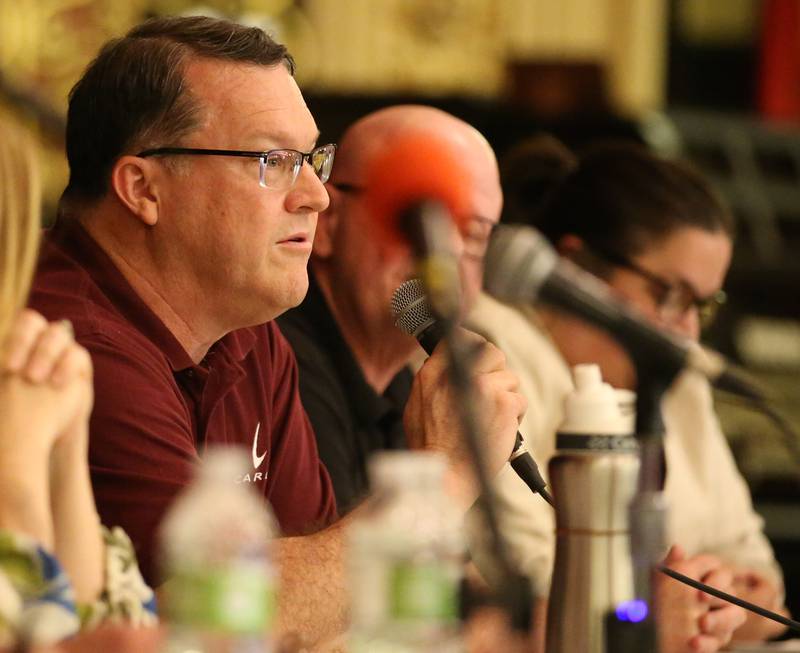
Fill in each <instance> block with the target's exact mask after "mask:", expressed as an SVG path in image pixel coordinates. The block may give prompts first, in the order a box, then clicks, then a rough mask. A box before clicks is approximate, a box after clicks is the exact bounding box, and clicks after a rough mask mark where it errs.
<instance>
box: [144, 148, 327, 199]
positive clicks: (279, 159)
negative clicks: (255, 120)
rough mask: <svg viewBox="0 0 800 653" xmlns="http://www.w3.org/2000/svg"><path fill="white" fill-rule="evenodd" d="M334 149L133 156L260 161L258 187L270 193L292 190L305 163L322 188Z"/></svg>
mask: <svg viewBox="0 0 800 653" xmlns="http://www.w3.org/2000/svg"><path fill="white" fill-rule="evenodd" d="M335 153H336V145H334V144H333V143H329V144H328V145H321V146H320V147H317V148H314V149H313V150H311V151H310V152H301V151H299V150H289V149H281V150H267V151H266V152H251V151H249V150H210V149H203V148H196V147H156V148H153V149H150V150H144V151H142V152H139V154H137V155H136V156H141V157H148V156H169V155H184V154H189V155H201V156H238V157H244V158H247V159H258V160H259V168H258V175H259V182H258V183H259V184H260V185H261V186H263V187H264V188H271V189H273V190H286V189H287V188H291V187H292V186H294V183H295V182H296V181H297V177H298V176H299V175H300V170H301V168H302V167H303V163H304V162H305V161H308V163H309V164H310V165H311V167H312V168H313V170H314V173H315V174H316V175H317V177H319V180H320V181H321V182H322V183H323V184H324V183H325V182H326V181H328V177H330V176H331V169H332V168H333V157H334V154H335Z"/></svg>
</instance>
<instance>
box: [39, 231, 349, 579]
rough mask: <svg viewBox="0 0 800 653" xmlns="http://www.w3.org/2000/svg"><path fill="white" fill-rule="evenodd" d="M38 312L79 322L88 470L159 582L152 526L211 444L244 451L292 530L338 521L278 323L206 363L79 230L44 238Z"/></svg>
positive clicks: (246, 335)
mask: <svg viewBox="0 0 800 653" xmlns="http://www.w3.org/2000/svg"><path fill="white" fill-rule="evenodd" d="M31 306H32V307H33V308H35V309H36V310H38V311H40V312H41V313H42V314H44V315H45V316H46V317H47V318H48V319H50V320H57V319H62V318H67V319H69V320H71V321H72V325H73V327H74V328H75V336H76V338H77V340H78V342H80V343H81V344H82V345H83V346H84V347H86V348H87V349H88V350H89V352H90V353H91V355H92V362H93V364H94V388H95V403H94V410H93V412H92V417H91V423H90V440H89V463H90V468H91V473H92V483H93V486H94V492H95V501H96V502H97V507H98V510H99V512H100V517H101V519H102V520H103V523H105V524H107V525H109V526H113V525H120V526H122V527H123V528H124V529H125V530H126V531H127V532H128V534H129V535H130V536H131V539H132V540H133V543H134V546H135V547H136V551H137V554H138V556H139V563H140V565H141V567H142V571H143V573H144V575H145V578H146V579H147V580H148V581H150V582H154V583H157V582H158V581H159V577H158V575H157V573H156V571H157V569H156V567H155V564H157V551H156V547H157V543H156V541H155V537H156V530H157V527H158V524H159V522H160V521H161V518H162V517H163V515H164V512H165V510H167V508H168V507H169V504H170V502H171V501H172V499H173V498H174V497H175V495H176V494H177V493H178V492H179V491H180V490H181V489H183V488H184V487H185V486H186V485H187V483H189V482H190V480H191V479H192V476H193V467H194V465H195V464H196V463H197V462H198V459H199V455H200V454H201V453H202V452H203V450H204V449H205V448H206V447H207V446H208V445H212V444H236V445H241V446H243V447H244V448H245V449H246V451H247V458H248V460H249V464H248V467H249V471H248V473H247V474H246V475H245V476H244V477H243V478H241V479H239V481H238V482H246V483H252V484H254V485H256V486H257V487H258V489H259V491H260V492H261V493H262V494H263V496H264V497H265V498H266V499H267V500H268V501H269V503H270V504H271V505H272V509H273V510H274V512H275V515H276V517H277V519H278V522H279V523H280V525H281V528H282V530H283V532H284V533H285V534H298V533H307V532H311V531H313V530H316V529H319V528H320V527H322V526H324V525H326V524H328V523H330V522H331V521H332V520H334V519H335V517H336V508H335V500H334V495H333V489H332V486H331V482H330V479H329V477H328V473H327V471H326V470H325V467H324V466H323V464H322V463H321V462H320V459H319V456H318V454H317V446H316V442H315V438H314V433H313V431H312V428H311V425H310V423H309V420H308V417H307V416H306V414H305V411H304V410H303V407H302V405H301V403H300V395H299V393H298V385H297V363H296V361H295V358H294V354H293V353H292V350H291V349H290V348H289V346H288V344H287V343H286V340H285V339H284V338H283V335H282V334H281V333H280V331H279V330H278V327H277V326H276V325H275V324H274V323H273V322H269V323H267V324H262V325H260V326H258V327H253V328H247V329H240V330H238V331H233V332H231V333H229V334H228V335H226V336H225V337H223V338H222V339H221V340H219V341H218V342H217V343H215V344H214V345H213V346H212V347H211V349H210V350H209V352H208V354H207V355H206V357H205V359H203V361H201V362H200V364H199V365H195V364H193V363H192V360H191V359H190V358H189V355H188V354H187V353H186V351H185V350H184V349H183V348H182V347H181V345H180V344H179V343H178V341H177V340H176V339H175V337H174V336H173V335H172V333H171V332H170V331H169V329H167V327H166V326H165V325H164V324H163V323H162V322H161V320H159V318H158V317H156V315H155V314H154V313H153V312H152V311H151V310H150V309H149V308H148V307H147V306H146V305H145V303H144V302H143V301H142V300H141V299H140V298H139V296H138V295H137V294H136V293H135V292H134V290H133V288H131V286H130V285H129V284H128V282H127V281H126V280H125V278H124V277H123V276H122V274H121V273H120V271H119V270H118V269H117V268H116V267H115V266H114V264H113V263H112V262H111V259H110V258H109V257H108V256H107V255H106V253H105V252H104V251H103V250H102V249H101V248H100V246H99V245H97V243H96V242H95V241H94V240H93V239H92V238H91V237H90V236H89V234H88V233H87V232H86V231H85V230H84V229H83V228H82V227H81V226H80V225H79V224H77V223H76V222H73V221H66V222H64V223H63V224H59V225H57V226H56V227H55V228H54V229H53V230H51V231H50V232H49V233H47V234H46V236H45V240H44V243H43V246H42V252H41V257H40V262H39V268H38V271H37V274H36V278H35V281H34V286H33V293H32V296H31Z"/></svg>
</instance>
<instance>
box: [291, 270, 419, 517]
mask: <svg viewBox="0 0 800 653" xmlns="http://www.w3.org/2000/svg"><path fill="white" fill-rule="evenodd" d="M278 323H279V325H280V327H281V331H283V333H284V335H285V336H286V339H287V340H288V341H289V344H291V346H292V348H293V349H294V352H295V355H296V356H297V364H298V366H299V368H300V395H301V397H302V398H303V406H304V407H305V409H306V412H308V416H309V417H310V418H311V423H312V424H313V425H314V433H315V434H316V436H317V446H318V447H319V455H320V457H321V458H322V461H323V462H324V463H325V466H326V467H327V468H328V472H329V473H330V475H331V480H332V481H333V489H334V492H335V493H336V504H337V507H338V510H339V513H340V514H344V513H345V512H347V511H348V510H350V509H352V508H353V507H354V506H355V504H357V503H358V502H359V500H360V499H362V498H363V497H364V495H365V494H366V493H367V491H368V490H369V480H368V478H367V460H368V459H369V456H370V455H371V454H372V453H373V452H375V451H380V450H383V449H405V448H406V440H405V433H404V432H403V419H402V417H403V408H404V407H405V404H406V401H407V400H408V395H409V392H410V390H411V381H412V378H413V377H412V374H411V372H410V371H409V370H403V371H402V372H400V373H399V374H398V375H397V376H395V377H394V379H392V382H391V383H390V384H389V386H388V387H387V389H386V391H385V392H384V394H383V395H379V394H378V393H376V392H375V390H374V389H373V388H372V386H370V385H369V383H368V382H367V380H366V379H365V378H364V373H363V372H362V371H361V367H360V366H359V365H358V363H357V362H356V359H355V357H354V356H353V353H352V351H351V350H350V348H349V347H348V345H347V343H346V342H345V340H344V338H343V337H342V334H341V331H340V330H339V326H338V325H337V323H336V320H335V319H334V317H333V314H332V313H331V311H330V308H328V305H327V303H326V301H325V298H324V296H323V295H322V292H321V291H320V289H319V286H318V285H317V283H316V281H315V280H314V275H313V274H309V289H308V294H307V295H306V298H305V300H304V301H303V303H302V304H300V306H298V307H297V308H295V309H292V310H290V311H288V312H286V313H284V314H283V315H282V316H280V317H279V318H278Z"/></svg>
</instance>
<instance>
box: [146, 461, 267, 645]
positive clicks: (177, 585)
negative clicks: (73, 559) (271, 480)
mask: <svg viewBox="0 0 800 653" xmlns="http://www.w3.org/2000/svg"><path fill="white" fill-rule="evenodd" d="M246 471H247V459H246V456H245V454H244V453H243V452H242V451H241V450H239V449H238V448H235V447H219V448H214V449H209V451H208V453H207V454H206V455H205V457H204V460H203V462H202V464H201V466H200V467H199V469H198V473H197V476H196V478H195V480H194V481H193V483H192V484H191V485H190V486H189V487H188V488H187V489H186V490H184V492H183V493H182V494H181V495H180V496H179V497H178V498H177V499H176V500H175V502H174V504H173V505H172V507H171V509H170V511H169V512H168V513H167V516H166V517H165V519H164V522H163V523H162V526H161V532H160V535H161V554H162V555H161V562H162V567H163V570H164V572H165V578H166V579H167V582H166V583H165V584H164V586H163V591H164V594H163V601H162V604H163V607H164V614H165V616H166V618H167V621H168V624H169V634H168V642H167V646H166V651H167V652H168V653H184V652H186V653H188V652H191V653H265V652H269V651H271V650H272V645H271V642H270V638H269V633H270V631H271V626H272V622H273V617H274V614H275V609H276V606H275V574H274V570H273V567H272V563H271V556H270V547H271V540H272V538H273V537H274V536H275V535H276V533H277V528H276V525H275V519H274V517H273V516H272V513H271V511H270V509H269V506H268V505H267V504H266V502H265V501H264V500H263V499H262V498H261V497H260V496H259V495H258V494H257V493H256V492H255V491H254V490H253V489H252V488H251V487H250V486H249V485H246V484H242V483H240V482H239V480H238V479H241V478H242V476H243V474H244V473H245V472H246Z"/></svg>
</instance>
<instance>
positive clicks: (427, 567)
mask: <svg viewBox="0 0 800 653" xmlns="http://www.w3.org/2000/svg"><path fill="white" fill-rule="evenodd" d="M389 583H390V587H389V592H390V596H389V611H390V615H391V617H392V618H394V619H398V620H402V621H440V622H450V621H455V620H456V617H457V614H458V611H457V605H458V588H457V582H456V579H455V578H454V577H453V576H452V574H448V570H447V569H445V568H442V567H441V566H440V565H437V564H410V563H405V564H402V563H401V564H397V565H395V567H394V569H392V572H391V576H390V580H389Z"/></svg>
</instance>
